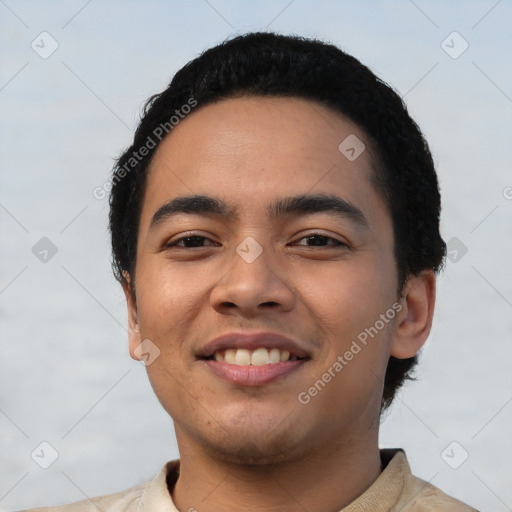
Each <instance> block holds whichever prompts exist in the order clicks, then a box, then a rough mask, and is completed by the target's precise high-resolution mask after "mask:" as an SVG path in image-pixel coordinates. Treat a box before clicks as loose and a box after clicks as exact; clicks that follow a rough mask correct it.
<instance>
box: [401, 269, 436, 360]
mask: <svg viewBox="0 0 512 512" xmlns="http://www.w3.org/2000/svg"><path fill="white" fill-rule="evenodd" d="M435 296H436V277H435V274H434V271H433V270H424V271H423V272H421V273H420V274H419V275H417V276H411V277H410V278H409V279H408V280H407V283H406V284H405V286H404V290H403V293H402V298H401V299H400V304H401V305H402V309H401V310H400V312H399V313H398V315H397V316H396V324H395V332H394V336H393V341H392V344H391V355H392V356H394V357H396V358H397V359H408V358H410V357H413V356H415V355H416V354H417V353H418V352H419V350H420V349H421V347H422V346H423V345H424V344H425V342H426V341H427V338H428V335H429V333H430V329H431V327H432V318H433V315H434V304H435Z"/></svg>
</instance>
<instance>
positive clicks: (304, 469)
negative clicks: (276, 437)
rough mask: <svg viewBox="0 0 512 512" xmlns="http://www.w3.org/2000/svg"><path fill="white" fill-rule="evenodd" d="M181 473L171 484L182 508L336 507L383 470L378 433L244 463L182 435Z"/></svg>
mask: <svg viewBox="0 0 512 512" xmlns="http://www.w3.org/2000/svg"><path fill="white" fill-rule="evenodd" d="M176 434H177V438H178V445H179V448H180V476H179V479H178V481H177V483H176V485H175V487H174V489H173V490H171V491H172V492H171V494H172V498H173V501H174V503H175V505H176V507H177V508H178V510H182V511H190V512H194V511H195V510H196V509H197V510H200V511H201V512H230V511H235V510H240V509H242V508H243V509H246V510H251V511H254V512H274V511H276V512H277V511H280V512H292V511H293V512H296V511H297V510H317V511H321V512H337V511H339V510H341V509H343V508H344V507H346V506H347V505H349V504H350V503H351V502H352V501H354V500H355V499H356V498H357V497H359V496H360V495H361V494H363V493H364V492H365V491H366V490H367V489H368V488H369V487H370V486H371V484H372V483H373V482H374V481H375V480H376V479H377V477H378V476H379V475H380V473H381V471H382V469H381V460H380V454H379V448H378V435H374V436H373V437H372V438H370V439H366V440H360V439H359V440H357V441H355V440H354V439H351V440H350V442H349V443H344V444H342V445H339V446H336V447H333V446H329V447H328V449H326V450H324V451H315V452H314V453H312V452H311V453H308V454H304V453H303V454H301V455H300V457H297V458H295V459H294V458H291V457H290V458H289V459H288V460H286V461H282V462H278V463H276V462H273V463H268V464H257V465H255V464H241V463H235V462H232V461H226V460H223V458H222V455H221V454H215V453H208V452H206V451H205V450H204V448H203V447H200V446H199V445H197V444H195V443H194V442H193V441H191V439H190V438H188V437H183V436H181V435H179V433H178V429H176Z"/></svg>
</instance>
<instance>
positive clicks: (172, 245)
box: [164, 233, 348, 249]
mask: <svg viewBox="0 0 512 512" xmlns="http://www.w3.org/2000/svg"><path fill="white" fill-rule="evenodd" d="M315 237H318V238H322V239H325V240H326V241H328V242H329V241H333V242H336V243H335V245H327V246H326V245H322V246H314V245H302V247H323V248H324V249H325V248H328V247H331V248H332V247H344V248H346V247H348V244H346V243H344V242H342V241H341V240H338V239H337V238H334V237H332V236H329V235H325V234H323V233H309V234H307V235H305V236H303V237H301V238H299V239H298V241H301V240H304V239H312V238H315ZM193 238H195V239H198V238H201V239H204V240H210V242H213V240H211V239H210V238H208V237H206V236H202V235H187V236H182V237H181V238H178V239H177V240H174V241H173V242H170V243H168V244H166V245H165V246H164V249H171V248H176V247H178V248H180V249H201V248H204V247H217V246H218V245H219V244H217V243H216V242H213V245H211V246H204V245H202V246H199V247H185V246H182V245H178V243H180V242H182V241H184V240H187V239H193Z"/></svg>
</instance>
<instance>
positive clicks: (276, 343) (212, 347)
mask: <svg viewBox="0 0 512 512" xmlns="http://www.w3.org/2000/svg"><path fill="white" fill-rule="evenodd" d="M261 347H263V348H278V349H280V350H287V351H288V352H290V354H291V355H295V356H297V357H310V355H309V353H308V352H306V351H305V350H304V349H303V348H301V346H300V345H299V343H298V342H296V341H295V340H293V339H291V338H288V337H286V336H283V335H282V334H278V333H275V332H270V331H259V332H243V331H233V332H229V333H227V334H223V335H221V336H218V337H216V338H213V339H212V340H210V341H209V342H208V343H206V344H205V345H203V346H202V347H201V348H200V349H199V350H198V352H197V356H198V357H200V358H205V357H211V356H213V355H214V354H215V352H218V351H220V350H226V349H228V348H245V349H247V350H255V349H257V348H261Z"/></svg>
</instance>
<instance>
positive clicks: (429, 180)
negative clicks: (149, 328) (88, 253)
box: [109, 32, 446, 411]
mask: <svg viewBox="0 0 512 512" xmlns="http://www.w3.org/2000/svg"><path fill="white" fill-rule="evenodd" d="M240 96H260V97H261V96H267V97H268V96H270V97H272V96H277V97H295V98H301V99H306V100H310V101H313V102H316V103H318V104H320V105H322V106H324V107H327V108H329V109H330V110H332V111H334V112H337V113H341V114H343V115H344V116H346V117H348V118H349V119H350V120H351V121H352V122H354V123H355V124H356V125H358V126H359V128H360V129H361V130H362V131H363V133H364V134H365V135H366V138H367V140H366V141H365V142H367V143H368V144H369V146H370V147H371V148H372V149H373V151H372V155H373V158H372V161H373V167H374V171H375V172H374V176H373V178H374V181H375V183H376V185H377V188H378V190H379V191H380V193H381V195H382V197H383V198H384V200H385V203H386V205H387V207H388V209H389V212H390V216H391V219H392V223H393V230H394V241H395V242H394V245H395V246H394V251H395V259H396V266H397V273H398V289H399V290H402V288H403V285H404V284H405V282H406V280H407V277H408V276H410V275H418V274H419V273H420V272H421V271H422V270H425V269H432V270H434V271H435V272H438V271H439V270H440V269H441V268H442V265H443V262H444V257H445V253H446V244H445V242H444V241H443V239H442V237H441V235H440V232H439V216H440V210H441V200H440V194H439V187H438V182H437V176H436V172H435V168H434V163H433V160H432V156H431V153H430V150H429V148H428V144H427V142H426V141H425V139H424V137H423V135H422V133H421V131H420V129H419V128H418V126H417V124H416V123H415V122H414V121H413V119H411V117H410V116H409V114H408V112H407V107H406V106H405V104H404V102H403V101H402V99H401V98H400V96H399V95H398V94H397V93H396V92H395V91H394V90H393V89H392V88H391V87H390V86H389V85H387V84H386V83H384V82H383V81H382V80H381V79H379V78H378V77H377V76H375V75H374V74H373V73H372V72H371V71H370V69H368V68H367V67H366V66H364V65H363V64H361V62H359V61H358V60H357V59H356V58H354V57H352V56H351V55H348V54H347V53H345V52H344V51H342V50H341V49H339V48H338V47H336V46H334V45H332V44H327V43H325V42H322V41H319V40H316V39H307V38H302V37H297V36H285V35H280V34H275V33H270V32H253V33H249V34H245V35H240V36H237V37H234V38H232V39H229V40H227V41H224V42H223V43H221V44H219V45H217V46H215V47H213V48H210V49H208V50H207V51H205V52H204V53H202V54H201V55H200V56H199V57H197V58H195V59H194V60H192V61H190V62H189V63H188V64H186V65H185V66H184V67H183V68H181V69H180V70H179V71H178V72H177V73H176V74H175V76H174V78H173V79H172V81H171V83H170V84H169V86H168V87H167V88H166V89H165V90H164V91H163V92H161V93H160V94H156V95H154V96H152V97H151V98H149V100H148V101H147V103H146V104H145V107H144V109H143V113H142V116H141V121H140V123H139V126H138V128H137V130H136V132H135V136H134V139H133V143H132V145H131V146H130V147H129V148H128V149H127V150H126V151H125V152H124V153H123V154H122V155H121V156H120V157H119V159H118V160H117V161H116V164H115V166H114V170H113V176H112V188H111V192H110V218H109V221H110V223H109V227H110V232H111V240H112V249H113V262H112V267H113V271H114V275H115V277H116V279H118V280H119V281H120V282H123V280H124V279H125V277H124V273H125V272H127V273H128V274H129V275H130V277H131V286H133V285H134V279H135V263H136V253H137V233H138V227H139V222H140V214H141V209H142V203H143V198H144V193H145V188H146V181H147V180H146V177H147V173H148V169H149V164H150V162H151V159H152V156H153V155H154V153H155V151H156V148H157V147H158V145H159V143H160V141H161V140H163V138H164V137H165V135H167V133H170V132H171V130H172V128H173V126H175V125H176V124H177V123H179V121H180V119H182V118H183V117H184V115H186V114H187V113H188V112H190V111H191V110H192V108H195V109H198V108H200V107H202V106H205V105H208V104H211V103H213V102H216V101H219V100H222V99H227V98H233V97H240ZM143 148H145V149H144V150H143ZM417 357H418V356H417V355H416V356H414V357H412V358H408V359H397V358H395V357H393V356H390V360H389V362H388V366H387V370H386V376H385V381H384V392H383V397H382V408H381V411H383V410H385V409H386V408H387V407H389V405H390V404H391V402H392V401H393V398H394V396H395V394H396V392H397V390H398V389H399V388H400V386H401V385H402V384H403V382H404V381H405V380H406V379H412V378H413V377H412V371H413V369H414V367H415V366H416V364H417Z"/></svg>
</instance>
